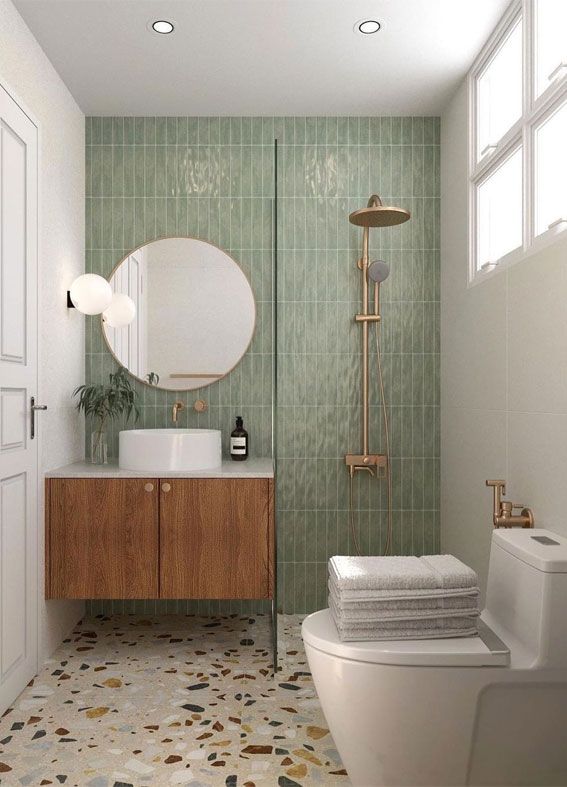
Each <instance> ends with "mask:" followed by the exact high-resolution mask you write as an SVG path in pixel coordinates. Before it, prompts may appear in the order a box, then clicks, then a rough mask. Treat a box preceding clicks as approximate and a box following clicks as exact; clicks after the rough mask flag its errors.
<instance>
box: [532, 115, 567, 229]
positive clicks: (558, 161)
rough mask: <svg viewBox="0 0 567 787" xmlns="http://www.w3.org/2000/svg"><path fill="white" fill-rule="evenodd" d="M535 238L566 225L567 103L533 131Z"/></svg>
mask: <svg viewBox="0 0 567 787" xmlns="http://www.w3.org/2000/svg"><path fill="white" fill-rule="evenodd" d="M534 165H535V166H534V170H535V234H536V235H541V233H542V232H545V231H546V230H549V229H553V228H554V227H558V226H559V225H560V224H562V223H566V222H567V185H566V180H567V102H564V103H563V104H562V105H561V107H560V108H559V109H557V110H556V111H555V112H554V113H553V114H552V115H550V116H549V117H548V118H547V119H546V120H545V121H544V122H543V123H542V124H541V126H539V127H538V128H536V131H535V157H534Z"/></svg>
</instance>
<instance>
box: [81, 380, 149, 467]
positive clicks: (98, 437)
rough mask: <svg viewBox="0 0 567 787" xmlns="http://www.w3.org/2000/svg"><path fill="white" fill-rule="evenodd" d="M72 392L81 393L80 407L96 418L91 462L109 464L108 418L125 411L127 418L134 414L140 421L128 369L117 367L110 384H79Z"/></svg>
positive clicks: (135, 394) (115, 416)
mask: <svg viewBox="0 0 567 787" xmlns="http://www.w3.org/2000/svg"><path fill="white" fill-rule="evenodd" d="M73 396H78V397H79V401H78V402H77V410H78V411H79V412H84V414H85V415H86V416H90V417H91V418H93V419H94V429H93V431H92V433H91V462H92V463H93V464H106V463H107V461H108V458H107V457H108V445H107V439H106V425H107V422H108V421H109V420H110V421H114V420H115V419H117V418H119V417H120V416H121V415H124V414H125V415H126V420H128V419H129V418H130V416H131V415H133V416H134V420H135V421H137V420H138V418H139V415H140V411H139V409H138V406H137V404H136V399H137V396H138V394H137V393H136V391H135V390H134V388H133V387H132V384H131V382H130V380H129V378H128V377H127V375H126V370H125V369H123V368H120V369H118V371H117V372H111V373H110V376H109V382H108V384H107V385H104V384H103V383H97V384H96V385H80V386H79V387H78V388H76V389H75V390H74V391H73Z"/></svg>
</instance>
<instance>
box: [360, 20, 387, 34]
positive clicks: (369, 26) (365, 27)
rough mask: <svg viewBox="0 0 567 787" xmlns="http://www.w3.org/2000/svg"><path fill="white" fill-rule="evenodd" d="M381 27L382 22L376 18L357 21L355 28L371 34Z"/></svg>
mask: <svg viewBox="0 0 567 787" xmlns="http://www.w3.org/2000/svg"><path fill="white" fill-rule="evenodd" d="M380 27H381V25H380V22H377V21H376V20H375V19H363V20H362V21H360V22H357V23H356V25H355V26H354V29H355V30H358V32H359V33H364V35H365V36H369V35H372V33H377V32H378V31H379V30H380Z"/></svg>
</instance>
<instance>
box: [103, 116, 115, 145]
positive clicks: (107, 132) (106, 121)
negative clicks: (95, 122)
mask: <svg viewBox="0 0 567 787" xmlns="http://www.w3.org/2000/svg"><path fill="white" fill-rule="evenodd" d="M101 124H102V130H101V140H100V141H101V144H102V145H112V129H113V118H111V117H104V118H101Z"/></svg>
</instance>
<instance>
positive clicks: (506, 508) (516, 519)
mask: <svg viewBox="0 0 567 787" xmlns="http://www.w3.org/2000/svg"><path fill="white" fill-rule="evenodd" d="M486 486H491V487H492V488H493V490H494V508H493V513H492V521H493V522H494V527H533V526H534V514H533V511H532V509H531V508H528V507H527V506H524V505H522V504H521V503H511V502H510V501H509V500H502V495H505V494H506V481H504V480H502V479H498V480H495V481H491V480H487V482H486ZM514 508H518V509H520V513H519V514H514Z"/></svg>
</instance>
